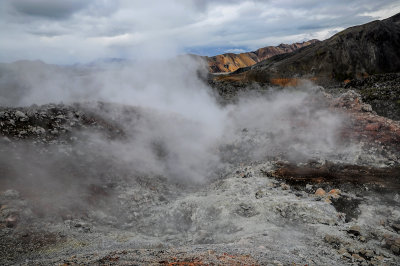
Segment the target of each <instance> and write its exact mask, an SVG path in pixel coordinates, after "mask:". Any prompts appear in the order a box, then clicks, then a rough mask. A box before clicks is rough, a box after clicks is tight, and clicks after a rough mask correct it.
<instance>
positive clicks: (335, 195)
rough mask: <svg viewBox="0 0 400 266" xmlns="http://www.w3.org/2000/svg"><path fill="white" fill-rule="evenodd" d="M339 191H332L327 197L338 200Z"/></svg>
mask: <svg viewBox="0 0 400 266" xmlns="http://www.w3.org/2000/svg"><path fill="white" fill-rule="evenodd" d="M340 193H341V191H340V189H332V190H331V191H329V192H328V195H329V196H331V197H333V198H335V199H336V198H339V197H340Z"/></svg>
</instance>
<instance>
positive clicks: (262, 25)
mask: <svg viewBox="0 0 400 266" xmlns="http://www.w3.org/2000/svg"><path fill="white" fill-rule="evenodd" d="M397 12H400V4H399V3H398V2H397V1H394V0H383V1H372V0H355V1H351V2H349V1H343V0H340V1H314V0H307V1H293V0H285V1H272V0H271V1H251V0H247V1H227V0H217V1H208V0H206V1H195V0H191V1H183V0H170V1H165V0H164V1H161V0H154V1H151V2H149V1H147V2H146V1H138V0H133V1H128V0H114V1H110V0H102V1H94V0H90V1H78V0H69V1H50V0H36V1H28V0H13V1H11V0H4V1H1V2H0V32H1V38H2V42H1V43H0V61H3V62H4V61H6V62H10V61H15V60H20V59H40V60H44V61H46V62H49V63H63V64H68V63H76V62H81V63H82V62H83V63H84V62H90V61H92V60H95V59H97V58H108V57H123V58H137V57H145V56H153V57H157V56H162V57H171V56H174V55H176V54H181V53H184V52H185V51H208V52H210V53H212V52H215V53H216V52H217V51H219V50H218V49H216V48H217V47H221V48H223V49H222V50H221V52H224V51H225V50H229V49H235V48H238V47H240V48H241V49H243V50H246V51H251V50H255V49H257V48H260V47H264V46H268V45H278V44H280V43H282V42H285V43H291V42H298V41H304V40H307V39H311V38H315V37H318V38H322V39H324V38H328V37H330V36H331V35H329V34H331V33H335V32H336V31H337V30H339V29H344V28H347V27H349V26H353V25H358V24H362V23H366V22H369V21H371V20H374V19H382V18H386V17H389V16H391V15H394V14H395V13H397ZM208 52H207V53H208ZM208 55H210V54H208Z"/></svg>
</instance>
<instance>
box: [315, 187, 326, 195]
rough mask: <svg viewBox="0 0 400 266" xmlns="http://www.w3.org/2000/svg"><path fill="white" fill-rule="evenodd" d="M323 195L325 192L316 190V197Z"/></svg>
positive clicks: (320, 189)
mask: <svg viewBox="0 0 400 266" xmlns="http://www.w3.org/2000/svg"><path fill="white" fill-rule="evenodd" d="M325 194H326V192H325V190H323V189H322V188H319V189H317V191H315V195H316V196H325Z"/></svg>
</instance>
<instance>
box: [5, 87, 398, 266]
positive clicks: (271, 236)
mask: <svg viewBox="0 0 400 266" xmlns="http://www.w3.org/2000/svg"><path fill="white" fill-rule="evenodd" d="M286 96H287V97H288V96H290V95H289V94H287V95H286ZM262 97H264V96H262ZM265 97H268V95H265ZM270 97H274V93H273V94H272V95H270ZM258 98H261V96H259V97H258ZM311 104H312V105H315V108H314V109H312V111H310V112H308V113H309V114H308V115H307V114H305V113H301V112H300V113H299V114H298V115H296V113H298V111H299V110H298V109H295V110H289V113H290V114H291V115H290V116H289V117H285V116H283V117H280V116H278V117H276V119H278V120H279V121H280V123H287V121H286V120H289V125H290V129H288V130H289V131H290V130H292V131H295V132H296V134H295V136H296V137H295V138H296V140H297V142H296V145H293V146H291V147H287V145H285V143H282V144H281V145H280V144H278V145H277V146H270V147H269V148H268V149H269V150H268V151H266V152H267V156H266V157H259V158H260V159H259V160H253V159H251V158H249V157H247V156H246V155H247V154H248V152H249V151H251V150H254V149H255V148H256V147H259V146H260V145H261V144H262V143H265V141H268V140H270V141H272V143H276V142H277V141H279V135H282V134H284V132H281V131H277V132H276V131H275V128H274V127H272V128H270V129H269V130H270V131H267V132H263V131H260V128H259V127H257V126H256V127H254V128H253V127H247V128H240V130H239V132H238V135H237V136H236V137H235V138H234V139H231V138H227V137H226V138H225V139H224V142H222V143H220V146H218V147H217V148H216V150H215V152H218V153H221V158H222V159H223V160H224V162H225V166H226V167H225V168H223V169H219V170H218V171H217V175H216V176H214V177H213V178H211V179H208V180H207V181H206V182H203V183H200V184H199V183H193V182H186V183H184V182H181V181H180V180H179V179H174V178H171V177H169V176H168V175H167V170H168V169H167V168H166V169H165V170H166V171H164V172H161V173H159V174H151V173H147V174H145V173H143V172H138V171H135V169H136V167H137V166H135V167H132V158H131V157H130V156H131V155H129V153H127V152H128V151H130V150H136V149H140V147H139V146H137V145H136V146H135V145H131V144H132V143H130V142H129V141H130V140H134V139H136V138H138V136H139V134H140V130H141V129H140V128H138V127H137V125H138V124H146V125H149V128H150V130H152V131H160V130H161V131H162V130H163V129H162V127H161V124H160V121H162V120H163V119H165V118H166V117H163V116H161V117H158V115H157V114H156V115H154V114H152V113H150V112H148V111H147V110H145V109H141V108H133V107H129V106H120V105H115V104H105V103H97V104H75V105H53V104H50V105H43V106H31V107H26V108H2V109H1V110H0V134H1V145H0V150H1V160H0V163H1V164H0V171H1V180H0V182H1V183H0V188H1V192H0V236H1V237H0V263H1V264H3V265H8V264H20V265H31V264H35V265H49V264H50V265H52V264H56V265H59V264H66V265H75V264H99V265H116V264H120V265H131V264H139V265H208V264H218V265H249V264H251V265H289V264H301V265H304V264H308V265H321V264H322V265H398V264H399V262H400V257H399V255H400V253H399V248H400V208H399V203H400V198H399V197H400V196H399V190H398V184H399V183H398V182H399V175H398V174H399V166H400V165H399V161H400V150H399V147H400V145H399V141H400V124H399V123H398V122H396V121H393V120H390V119H386V118H384V117H380V116H378V115H377V114H376V113H374V112H373V111H372V110H371V106H369V105H368V104H364V103H363V102H362V99H361V96H360V95H359V94H357V93H355V92H353V91H349V92H347V93H345V94H340V95H338V96H336V97H334V96H332V95H330V94H327V93H325V92H324V90H323V89H322V88H315V91H314V92H313V93H311V94H310V97H306V98H304V100H303V101H302V102H301V103H300V105H299V106H303V105H304V106H309V105H311ZM321 108H322V109H321ZM326 108H327V109H326ZM325 109H326V110H328V111H329V112H330V113H335V114H338V115H340V116H343V117H344V118H346V119H344V120H343V121H344V123H343V125H342V127H340V128H339V134H338V137H339V140H338V141H339V142H338V144H339V146H338V147H337V150H335V151H334V152H333V153H332V154H330V153H329V154H328V153H323V152H322V153H321V152H320V151H318V152H316V153H315V154H313V159H310V160H308V161H298V160H296V159H293V158H291V157H290V156H289V154H291V153H292V151H291V150H293V149H296V146H297V145H300V146H301V144H304V143H303V142H304V141H307V139H304V138H303V136H302V134H303V133H302V132H303V130H306V131H307V130H308V129H309V128H310V124H312V123H313V120H304V118H305V117H307V118H308V117H311V118H312V117H314V119H317V118H316V117H315V115H314V114H316V113H318V112H321V110H325ZM296 110H297V112H296ZM310 115H311V116H310ZM168 119H172V120H169V121H170V122H169V124H173V125H175V123H182V119H181V118H177V117H169V118H168ZM284 120H285V121H284ZM244 122H246V121H244ZM259 123H262V121H259ZM178 125H179V124H178ZM311 128H312V127H311ZM133 129H134V130H133ZM142 130H143V129H142ZM178 137H179V136H178ZM169 141H171V139H169ZM313 142H315V139H314V140H313ZM157 143H158V144H157ZM157 143H156V144H157V145H155V146H153V149H154V151H155V152H156V154H158V156H159V162H160V163H162V161H163V160H167V158H168V150H167V152H166V151H165V148H163V144H162V139H158V140H157ZM114 145H117V146H114ZM125 146H127V149H125V150H124V149H123V147H125ZM113 147H117V148H118V149H117V150H118V152H122V153H121V154H116V153H115V152H113V150H114V148H113ZM273 150H276V151H274V152H272V151H273ZM269 152H272V153H271V154H270V155H268V154H269ZM118 155H119V156H118ZM143 156H148V155H146V154H145V153H143V152H141V157H143ZM125 158H128V159H127V160H126V159H125ZM44 169H46V171H44Z"/></svg>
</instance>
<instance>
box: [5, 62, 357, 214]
mask: <svg viewBox="0 0 400 266" xmlns="http://www.w3.org/2000/svg"><path fill="white" fill-rule="evenodd" d="M1 67H2V71H1V73H3V75H2V76H1V78H0V84H1V87H0V99H1V105H2V106H21V107H24V108H25V109H24V110H25V111H26V113H28V114H29V112H31V111H34V110H37V109H38V108H39V109H40V108H41V107H40V106H41V105H44V104H50V103H52V104H54V103H63V104H64V105H63V106H75V107H76V106H78V107H79V108H78V110H79V112H82V113H88V114H91V115H93V116H95V117H98V118H100V119H101V121H103V123H105V124H107V125H109V127H110V128H117V129H118V130H117V131H118V132H119V133H118V134H116V135H112V134H111V136H110V134H108V133H107V132H103V131H104V130H103V131H101V130H100V131H99V130H95V129H91V128H83V129H82V128H81V129H74V128H70V129H69V131H70V134H71V137H70V138H69V139H68V140H67V142H60V143H58V144H57V142H56V144H55V145H51V146H45V147H42V146H40V145H39V146H38V145H37V144H32V143H30V142H29V141H20V142H18V143H13V144H7V142H6V141H5V142H4V143H5V145H3V146H2V155H1V160H0V161H1V163H2V167H1V168H2V169H6V170H3V174H2V176H3V177H2V182H1V186H2V187H4V188H14V189H15V188H16V189H18V190H19V191H22V192H24V191H25V192H26V193H28V194H29V195H30V197H33V198H34V199H35V200H36V201H38V205H39V206H41V207H40V209H46V208H44V207H43V206H53V207H51V208H50V209H52V208H55V209H57V211H59V210H60V209H61V210H64V211H65V210H81V209H82V210H84V209H92V207H91V206H89V205H90V204H89V203H88V199H90V198H91V197H92V196H93V187H92V186H93V185H94V186H95V191H97V188H98V187H99V188H101V189H106V190H107V188H110V187H113V186H114V185H113V184H118V183H120V182H121V180H124V181H123V182H128V183H135V182H138V180H143V178H144V179H147V180H149V182H151V181H150V180H153V179H154V178H161V179H163V180H164V179H165V180H166V182H168V183H170V184H175V185H178V186H181V185H183V186H192V185H195V186H198V185H204V184H207V183H208V182H209V181H212V180H215V179H218V178H220V177H221V176H223V175H224V173H226V172H229V170H230V169H232V167H235V165H238V164H240V163H243V162H251V161H266V160H269V159H274V160H289V161H295V162H306V161H308V160H317V161H324V160H341V161H346V160H352V159H353V158H354V150H353V149H352V148H349V147H344V146H343V145H341V143H339V141H338V136H339V133H340V130H341V127H342V124H343V122H344V121H345V119H346V118H345V117H343V115H340V114H337V113H334V112H332V110H330V109H329V108H328V104H327V98H326V95H325V94H324V92H323V91H322V90H321V88H320V87H318V86H315V85H313V84H312V83H306V82H305V83H303V84H302V85H300V86H298V87H295V88H288V89H285V90H277V89H273V88H270V89H268V90H262V91H258V92H253V93H249V94H247V95H242V96H240V97H239V98H238V100H237V101H235V102H234V103H230V104H227V105H221V104H220V103H219V102H220V101H219V98H218V97H220V96H219V95H218V94H217V93H216V92H215V91H214V90H213V89H212V88H210V87H209V86H208V85H207V84H206V77H207V68H206V66H205V64H204V62H202V61H201V60H198V59H196V58H194V57H179V58H177V59H175V60H169V61H152V62H143V63H138V62H135V63H129V62H124V63H103V64H95V65H88V66H87V65H78V66H55V65H47V64H44V63H42V62H24V61H21V62H16V63H13V64H10V65H2V66H1ZM75 107H74V108H75ZM30 110H31V111H30ZM68 112H70V111H68ZM68 112H67V113H68ZM71 112H72V111H71ZM66 116H67V117H68V116H69V117H73V116H74V114H72V113H71V114H69V115H68V114H66ZM140 182H143V181H140ZM100 194H101V193H100ZM111 198H112V197H111ZM50 202H51V203H50ZM55 203H57V204H55ZM88 204H89V205H88ZM54 206H57V207H54ZM112 206H114V205H113V204H106V205H103V206H102V208H103V209H110V212H115V209H116V208H112ZM53 211H56V210H53ZM53 211H50V210H49V207H47V212H48V213H53Z"/></svg>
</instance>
